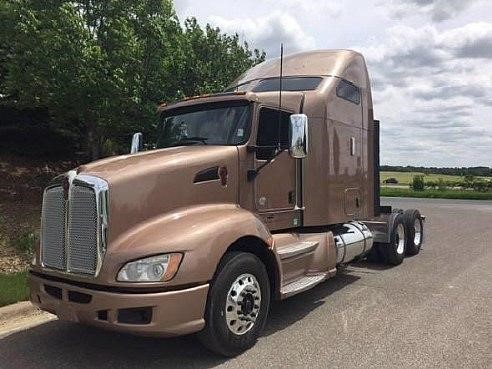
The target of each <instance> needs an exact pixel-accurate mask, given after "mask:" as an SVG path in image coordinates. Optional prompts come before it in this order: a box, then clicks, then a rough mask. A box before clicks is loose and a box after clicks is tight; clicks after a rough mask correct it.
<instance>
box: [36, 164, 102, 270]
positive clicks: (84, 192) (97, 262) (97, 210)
mask: <svg viewBox="0 0 492 369" xmlns="http://www.w3.org/2000/svg"><path fill="white" fill-rule="evenodd" d="M60 179H61V180H62V181H64V180H67V181H68V182H67V183H68V186H65V187H67V188H68V196H67V194H66V193H65V192H64V189H63V187H62V186H61V185H58V183H59V181H60ZM107 191H108V184H107V183H106V182H105V181H103V180H102V179H100V178H96V177H93V176H88V175H82V174H81V175H76V174H75V172H73V171H71V172H69V173H67V175H66V176H65V177H62V178H59V179H58V182H54V185H53V186H52V187H49V188H48V189H47V190H46V191H45V193H44V197H43V211H42V216H41V223H42V230H41V232H42V238H41V261H42V265H43V266H44V267H47V268H52V269H58V270H62V271H65V272H67V273H75V274H83V275H90V276H93V275H97V273H98V271H99V268H100V267H101V263H102V257H103V255H104V253H105V249H106V238H105V237H106V229H107V215H108V213H107V210H108V209H107V206H108V203H107V201H108V197H107V196H108V195H107Z"/></svg>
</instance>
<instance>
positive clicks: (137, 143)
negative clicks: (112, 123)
mask: <svg viewBox="0 0 492 369" xmlns="http://www.w3.org/2000/svg"><path fill="white" fill-rule="evenodd" d="M142 137H143V136H142V133H141V132H137V133H134V134H133V137H132V146H131V148H130V154H136V153H137V152H139V151H142V147H143V139H142Z"/></svg>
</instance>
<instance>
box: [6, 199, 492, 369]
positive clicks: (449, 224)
mask: <svg viewBox="0 0 492 369" xmlns="http://www.w3.org/2000/svg"><path fill="white" fill-rule="evenodd" d="M385 202H386V203H388V204H391V205H393V206H397V207H401V208H411V207H412V208H413V207H416V208H419V209H420V210H421V211H422V212H423V213H424V214H425V215H426V216H427V224H426V231H427V234H426V244H425V247H424V249H423V250H422V251H421V253H420V254H419V255H417V256H415V257H411V258H407V259H405V261H404V262H403V264H402V265H400V266H398V267H395V268H385V267H383V266H380V265H375V264H369V263H365V262H364V263H359V264H357V265H353V266H350V267H348V268H347V269H346V270H344V271H343V272H342V273H339V274H338V275H337V276H336V277H335V278H333V279H331V280H328V281H327V282H324V283H322V284H321V285H319V286H317V287H316V288H314V289H313V290H311V291H308V292H305V293H303V294H301V295H297V296H295V297H292V298H290V299H288V300H286V301H283V302H280V303H277V304H275V305H274V306H273V308H272V311H271V313H270V317H269V323H268V325H267V328H266V332H265V334H264V335H263V337H261V338H260V340H259V341H258V343H257V345H256V346H255V347H254V348H253V349H251V350H249V351H248V352H246V353H244V354H242V355H241V356H239V357H237V358H234V359H224V358H221V357H217V356H214V355H212V354H210V353H208V352H207V351H205V350H204V349H203V348H201V347H200V346H199V344H198V343H197V342H196V341H195V339H194V338H193V337H184V338H178V339H167V340H166V339H148V338H139V337H133V336H128V335H122V334H116V333H112V332H105V331H99V330H96V329H92V328H87V327H82V326H77V325H74V324H70V323H64V322H59V321H52V322H49V323H46V324H43V325H40V326H38V327H35V328H32V329H30V330H28V331H24V332H20V333H15V334H13V335H10V336H8V337H6V338H4V339H2V340H0V368H2V369H4V368H49V369H51V368H71V369H76V368H188V367H192V368H211V367H216V366H218V367H225V368H257V367H263V368H264V367H295V368H299V367H306V368H307V367H309V368H328V367H330V368H335V367H339V368H355V367H363V368H368V367H374V368H382V367H386V368H398V367H399V368H422V367H440V368H491V367H492V347H491V345H492V324H491V323H492V314H491V306H492V304H491V302H492V253H491V252H490V248H491V246H492V202H480V201H459V200H456V201H455V200H427V199H425V200H421V199H386V200H385Z"/></svg>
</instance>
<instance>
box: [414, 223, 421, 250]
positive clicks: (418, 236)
mask: <svg viewBox="0 0 492 369" xmlns="http://www.w3.org/2000/svg"><path fill="white" fill-rule="evenodd" d="M413 228H414V230H415V235H414V237H413V243H414V244H416V245H420V241H421V240H422V225H421V224H420V219H418V218H417V219H415V223H414V225H413Z"/></svg>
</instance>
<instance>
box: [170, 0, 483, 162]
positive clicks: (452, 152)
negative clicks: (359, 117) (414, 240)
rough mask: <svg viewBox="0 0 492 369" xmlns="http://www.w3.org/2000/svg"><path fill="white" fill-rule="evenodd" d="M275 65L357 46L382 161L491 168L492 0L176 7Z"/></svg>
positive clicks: (181, 3) (230, 0) (195, 3)
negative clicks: (290, 57)
mask: <svg viewBox="0 0 492 369" xmlns="http://www.w3.org/2000/svg"><path fill="white" fill-rule="evenodd" d="M175 8H176V12H177V15H178V17H179V19H180V20H181V21H183V20H184V19H185V18H187V17H191V16H194V17H196V18H197V20H198V22H199V23H200V24H202V25H205V24H207V23H209V24H211V25H212V26H216V27H219V28H220V29H221V30H222V31H224V32H227V33H238V34H239V36H240V38H241V40H242V41H247V42H248V43H249V44H250V46H251V47H253V48H258V49H263V50H265V51H266V53H267V58H273V57H278V55H279V49H280V43H281V42H283V43H284V48H285V53H286V54H292V53H295V52H299V51H304V50H313V49H354V50H357V51H359V52H361V53H362V54H363V55H364V56H365V58H366V62H367V65H368V69H369V74H370V78H371V84H372V90H373V102H374V115H375V118H376V119H379V120H380V121H381V163H382V164H388V165H418V166H440V167H441V166H450V167H455V166H458V167H461V166H491V167H492V0H359V1H355V0H352V1H346V0H316V1H310V0H277V1H275V0H255V1H251V0H242V1H239V0H214V1H205V0H175Z"/></svg>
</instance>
